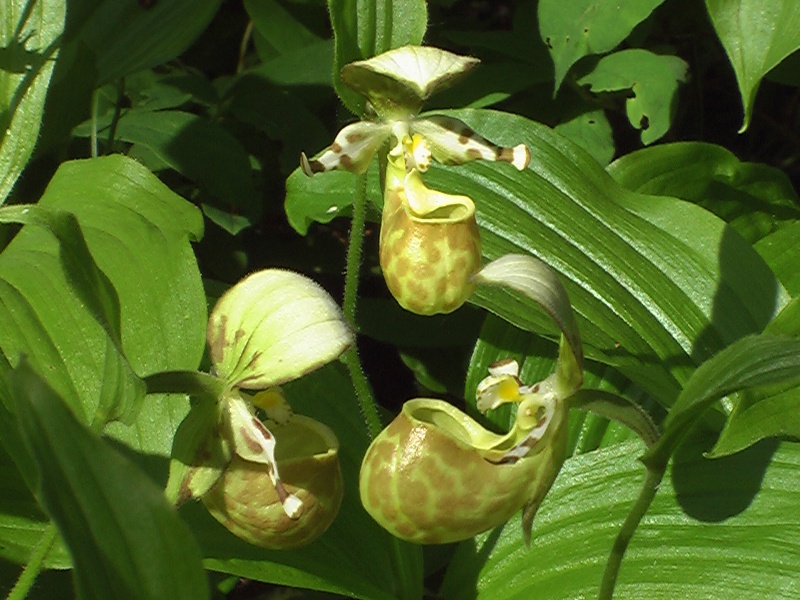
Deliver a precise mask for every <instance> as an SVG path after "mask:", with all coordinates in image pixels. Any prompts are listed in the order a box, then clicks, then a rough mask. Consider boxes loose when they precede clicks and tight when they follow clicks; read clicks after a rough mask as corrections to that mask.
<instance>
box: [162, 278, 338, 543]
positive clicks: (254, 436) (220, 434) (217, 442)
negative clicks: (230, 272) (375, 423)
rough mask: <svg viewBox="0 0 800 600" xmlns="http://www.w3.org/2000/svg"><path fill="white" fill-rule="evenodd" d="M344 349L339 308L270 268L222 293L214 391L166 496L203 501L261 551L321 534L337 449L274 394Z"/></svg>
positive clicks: (188, 426)
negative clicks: (260, 414) (216, 389)
mask: <svg viewBox="0 0 800 600" xmlns="http://www.w3.org/2000/svg"><path fill="white" fill-rule="evenodd" d="M352 343H353V334H352V332H351V330H350V329H349V327H348V326H347V325H346V323H345V320H344V317H343V315H342V314H341V311H340V310H339V307H338V306H337V305H336V303H335V302H334V301H333V299H331V298H330V296H328V294H327V293H326V292H325V291H324V290H323V289H322V288H321V287H319V286H318V285H317V284H316V283H314V282H312V281H311V280H309V279H307V278H305V277H303V276H302V275H299V274H297V273H293V272H291V271H283V270H278V269H268V270H265V271H260V272H258V273H255V274H253V275H251V276H249V277H247V278H246V279H244V280H243V281H241V282H239V283H238V284H236V285H235V286H234V287H232V288H231V289H230V290H228V292H227V293H226V294H224V295H223V296H222V298H220V300H219V301H218V302H217V305H216V306H215V307H214V310H213V311H212V312H211V315H210V317H209V321H208V346H209V350H210V356H211V362H212V365H213V370H212V375H213V376H214V377H215V378H216V381H218V382H219V386H218V387H219V390H221V391H220V393H219V396H218V397H217V398H216V399H215V400H216V402H214V403H211V402H198V403H196V404H195V405H194V406H193V408H192V410H191V411H190V413H189V415H188V416H187V418H186V420H185V421H184V422H183V423H182V424H181V427H180V428H179V430H178V433H177V434H176V438H175V439H176V442H175V444H176V448H174V449H173V463H172V469H171V472H170V482H169V483H168V487H167V494H168V496H170V497H172V498H173V499H174V500H175V501H176V502H178V503H180V502H182V501H185V500H187V499H189V498H201V499H202V500H203V503H204V504H205V505H206V507H207V508H208V510H209V512H210V513H211V514H212V515H213V516H214V517H215V518H216V519H217V520H218V521H220V522H221V523H222V524H223V525H225V526H226V527H227V528H228V529H230V530H231V531H232V532H233V533H235V534H236V535H238V536H239V537H242V538H243V539H245V540H247V541H249V542H251V543H254V544H258V545H261V546H264V547H268V548H294V547H297V546H299V545H303V544H305V543H308V542H310V541H311V540H313V539H314V538H316V537H317V536H319V535H320V534H321V533H322V532H324V531H325V529H327V527H328V525H330V523H331V522H332V521H333V518H334V516H335V515H336V512H337V510H338V507H339V504H340V502H341V498H342V476H341V471H340V470H339V462H338V442H337V440H336V436H335V435H334V434H333V432H332V431H331V430H330V429H328V428H327V427H326V426H324V425H322V424H321V423H318V422H317V421H314V420H313V419H310V418H308V417H303V416H299V415H294V414H293V412H292V410H291V408H290V407H289V404H288V403H287V402H286V400H285V398H284V396H283V394H282V391H281V389H280V388H279V387H277V386H278V385H279V384H282V383H286V382H288V381H291V380H293V379H296V378H298V377H300V376H301V375H303V374H305V373H308V372H310V371H312V370H314V369H316V368H318V367H320V366H322V365H323V364H325V363H327V362H330V361H331V360H333V359H334V358H336V357H337V356H339V355H340V354H341V353H342V352H344V350H346V349H347V348H348V347H349V346H350V345H351V344H352ZM245 389H256V390H258V389H260V390H262V391H260V392H258V393H256V394H255V395H254V396H250V395H249V394H247V393H246V392H244V391H243V390H245ZM257 408H258V409H260V410H262V411H263V412H264V414H265V415H266V417H267V420H266V421H265V422H264V421H262V420H261V419H260V418H259V417H258V416H257V415H256V409H257Z"/></svg>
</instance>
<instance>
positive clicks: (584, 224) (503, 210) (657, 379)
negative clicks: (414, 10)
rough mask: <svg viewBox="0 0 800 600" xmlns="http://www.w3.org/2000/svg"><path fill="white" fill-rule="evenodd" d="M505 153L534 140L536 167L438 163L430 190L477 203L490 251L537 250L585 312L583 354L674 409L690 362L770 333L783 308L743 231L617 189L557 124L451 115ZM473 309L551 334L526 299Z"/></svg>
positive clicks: (487, 296)
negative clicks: (554, 126) (505, 148)
mask: <svg viewBox="0 0 800 600" xmlns="http://www.w3.org/2000/svg"><path fill="white" fill-rule="evenodd" d="M450 114H451V115H452V116H456V117H458V118H460V119H462V120H463V121H465V122H466V123H467V124H468V125H469V126H470V127H471V128H472V129H474V130H475V131H477V132H478V133H482V132H491V134H492V137H493V139H494V140H495V141H496V142H498V143H500V144H503V145H513V144H517V143H520V142H524V143H527V144H528V146H529V147H530V148H531V154H532V159H531V163H530V166H529V167H528V169H526V170H524V171H521V172H519V171H516V170H514V169H513V167H508V166H507V165H498V164H495V163H486V162H481V161H475V162H473V163H470V164H468V165H463V166H459V167H453V168H441V167H435V166H434V167H432V168H431V169H430V171H429V172H428V173H427V174H426V177H427V182H428V184H429V186H430V187H432V188H435V189H439V190H443V191H446V192H448V193H459V194H467V195H469V196H471V197H472V198H473V199H474V200H475V204H476V207H477V217H478V223H479V226H480V228H481V236H482V241H483V252H484V255H485V257H486V258H487V259H494V258H497V257H499V256H502V255H503V254H507V253H509V252H514V253H523V254H524V253H530V254H533V255H535V256H537V257H539V258H540V259H542V260H543V261H544V262H546V263H547V264H549V265H550V266H551V267H553V268H554V269H555V270H556V271H557V272H558V273H559V276H560V278H561V281H562V282H563V283H564V285H565V287H566V288H567V292H568V294H569V297H570V300H571V302H572V305H573V308H574V309H575V311H576V313H577V315H578V329H579V330H580V333H581V338H582V339H583V343H584V348H585V350H586V354H587V356H588V357H590V358H594V359H596V360H600V361H602V362H605V363H607V364H611V365H614V366H616V367H617V368H619V369H620V371H621V372H622V373H623V374H624V375H625V376H626V377H628V378H630V379H631V380H632V381H633V382H634V383H636V384H637V385H639V386H640V387H641V388H642V389H643V390H644V391H646V392H647V393H649V394H652V395H653V396H655V397H656V398H658V399H659V401H660V402H662V403H664V404H665V405H667V406H669V405H670V404H671V403H672V401H673V400H674V399H675V398H676V397H677V395H678V393H679V391H680V389H681V387H682V386H683V384H684V383H685V382H686V381H687V380H688V378H689V376H690V375H691V373H692V372H693V371H694V369H695V367H696V366H697V365H699V364H700V363H702V362H703V361H704V360H705V359H707V358H709V357H710V356H711V355H713V354H714V353H716V352H718V351H719V350H721V349H722V348H724V347H725V346H727V345H728V344H730V343H732V342H734V341H735V340H737V339H739V338H741V337H743V336H744V335H747V334H748V333H754V332H758V331H761V330H762V329H763V328H764V326H766V324H767V323H768V322H769V320H770V319H771V318H772V316H774V315H775V314H776V313H777V312H778V311H779V310H780V308H781V307H782V306H783V305H784V304H785V303H786V302H787V301H788V297H787V295H786V293H785V291H784V290H783V288H781V286H780V284H779V283H778V282H777V280H776V279H775V276H774V275H773V274H772V272H771V271H770V270H769V268H768V267H767V266H766V265H765V264H764V262H763V261H762V260H761V258H760V257H759V256H758V255H757V254H756V253H755V252H754V251H753V249H752V247H751V246H750V245H749V244H747V243H746V242H745V241H744V240H743V239H742V238H741V237H739V236H738V235H737V234H736V233H735V232H733V231H732V230H731V229H730V228H729V227H727V226H726V225H725V223H724V222H722V221H721V220H719V219H718V218H716V217H715V216H713V215H711V214H710V213H708V212H707V211H705V210H703V209H702V208H699V207H697V206H694V205H691V204H688V203H686V202H681V201H678V200H675V199H673V198H669V197H662V196H644V195H641V194H636V193H633V192H629V191H627V190H625V189H623V188H622V187H620V186H619V185H618V184H616V183H615V182H614V181H613V180H612V179H611V177H610V176H609V175H608V174H607V173H606V172H605V171H604V170H603V169H602V167H601V166H600V165H599V164H598V163H597V162H596V161H595V160H594V159H592V158H591V157H590V156H588V155H587V154H586V153H584V152H583V151H581V150H580V149H579V148H577V147H575V146H574V145H573V144H571V143H570V142H568V141H567V140H566V139H564V138H562V137H561V136H559V135H557V134H555V133H553V132H552V130H550V129H548V128H546V127H544V126H542V125H539V124H536V123H533V122H531V121H528V120H526V119H523V118H521V117H517V116H512V115H508V114H503V113H495V112H491V111H468V110H465V111H453V112H451V113H450ZM473 299H474V301H475V302H476V303H477V304H479V305H481V306H484V307H485V308H488V309H489V310H490V311H491V312H494V313H496V314H498V315H500V316H502V317H503V318H505V319H507V320H509V321H511V322H512V323H514V324H515V325H517V326H519V327H522V328H523V329H528V330H531V331H536V332H539V333H543V334H545V335H548V336H549V337H555V336H556V335H557V333H556V331H555V329H554V327H553V326H552V324H551V323H549V322H548V321H549V317H546V316H544V315H542V314H541V313H540V312H539V311H538V310H537V309H535V308H534V307H533V306H531V303H530V302H526V301H524V300H523V299H522V298H521V297H520V296H519V295H516V294H513V293H511V292H505V291H503V290H500V289H489V288H481V289H479V290H478V292H477V294H476V295H475V296H473Z"/></svg>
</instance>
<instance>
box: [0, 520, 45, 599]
mask: <svg viewBox="0 0 800 600" xmlns="http://www.w3.org/2000/svg"><path fill="white" fill-rule="evenodd" d="M56 533H57V530H56V526H55V524H53V522H52V521H51V522H50V523H48V525H47V527H45V529H44V532H42V537H41V538H40V539H39V543H38V544H37V545H36V547H34V549H33V554H31V557H30V560H28V564H27V565H25V568H24V569H22V573H20V576H19V578H18V579H17V583H15V584H14V588H13V589H12V590H11V592H9V594H8V596H7V597H6V600H22V598H25V597H26V596H27V595H28V592H29V591H30V589H31V587H32V586H33V582H34V581H36V576H37V575H39V572H40V571H41V570H42V565H44V560H45V558H47V554H48V552H50V548H52V547H53V542H55V540H56Z"/></svg>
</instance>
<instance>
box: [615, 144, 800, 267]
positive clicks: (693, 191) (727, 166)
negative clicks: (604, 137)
mask: <svg viewBox="0 0 800 600" xmlns="http://www.w3.org/2000/svg"><path fill="white" fill-rule="evenodd" d="M607 170H608V172H609V173H610V174H611V176H612V177H613V178H614V179H616V180H617V182H618V183H620V184H622V185H623V186H624V187H626V188H627V189H629V190H632V191H634V192H639V193H642V194H655V195H662V196H676V197H677V198H682V199H684V200H689V201H691V202H696V203H697V204H699V205H700V206H702V207H704V208H706V209H708V210H710V211H711V212H713V213H714V214H716V215H717V216H719V217H720V218H722V219H724V220H725V221H727V222H728V223H729V224H731V225H732V226H733V227H734V228H735V229H736V231H738V232H739V233H740V234H741V235H742V236H743V237H744V238H745V239H746V240H748V241H749V242H751V243H752V242H756V241H758V240H760V239H761V238H763V237H764V236H766V235H768V234H770V233H772V232H773V231H775V230H777V229H779V228H780V227H782V226H784V225H788V224H790V223H792V222H794V221H797V220H798V219H800V200H799V199H798V197H797V193H796V192H795V191H794V188H793V187H792V183H791V181H790V180H789V178H788V177H787V176H786V174H785V173H784V172H783V171H781V170H779V169H776V168H775V167H771V166H769V165H765V164H761V163H752V162H741V161H740V160H739V159H738V158H736V156H734V155H733V153H731V152H730V151H729V150H727V149H725V148H723V147H722V146H717V145H715V144H707V143H703V142H678V143H674V144H662V145H658V146H654V147H652V148H644V149H643V150H637V151H636V152H631V153H630V154H626V155H625V156H623V157H621V158H618V159H617V160H615V161H614V162H613V163H611V164H610V165H609V166H608V169H607ZM789 239H791V236H789ZM789 239H787V242H788V241H789ZM759 254H761V255H762V256H765V255H764V253H762V252H759ZM767 262H768V263H769V264H770V266H772V262H771V261H769V260H768V261H767ZM773 270H774V268H773ZM776 273H778V271H776ZM787 274H788V273H787ZM778 275H779V277H780V273H778Z"/></svg>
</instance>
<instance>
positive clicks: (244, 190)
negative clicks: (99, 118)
mask: <svg viewBox="0 0 800 600" xmlns="http://www.w3.org/2000/svg"><path fill="white" fill-rule="evenodd" d="M103 131H105V128H104V127H100V128H99V131H98V133H102V132H103ZM75 134H76V135H79V136H83V137H88V136H89V135H91V124H85V125H83V126H81V127H78V128H77V129H76V130H75ZM116 137H117V139H120V140H122V141H125V142H130V143H133V144H140V145H142V146H145V147H146V148H148V149H149V150H151V151H152V152H153V153H155V155H156V156H157V157H158V158H159V159H161V160H163V161H164V163H166V164H167V165H169V166H170V167H171V168H173V169H175V170H176V171H178V173H181V174H182V175H184V176H186V177H188V178H189V179H192V180H194V181H196V182H197V183H198V184H199V185H200V186H201V187H202V188H203V189H205V190H206V191H208V193H209V194H211V195H212V196H214V197H216V198H217V199H219V201H220V203H219V206H218V207H217V208H220V209H222V210H221V211H219V212H213V213H210V214H209V217H210V218H212V220H214V221H215V222H217V224H219V225H221V226H222V227H224V228H225V229H226V230H227V231H228V232H229V233H231V234H236V233H238V232H239V231H241V230H242V229H243V228H244V227H247V226H248V225H249V224H251V223H252V222H253V221H254V220H256V219H257V218H258V217H259V215H260V212H261V205H260V203H258V202H256V197H255V189H254V188H253V182H252V174H251V169H250V161H249V158H248V155H247V152H245V150H244V148H242V146H241V144H240V143H239V142H238V140H237V139H236V138H234V137H233V136H232V135H231V134H229V133H228V132H227V131H225V130H224V129H223V128H222V127H220V126H218V125H216V124H214V123H212V122H211V121H209V120H207V119H204V118H203V117H198V116H197V115H193V114H189V113H185V112H181V111H173V110H164V111H157V112H150V111H138V110H132V111H130V112H128V113H126V114H125V115H123V117H122V118H120V120H119V122H118V123H117V130H116ZM226 213H229V214H233V215H237V216H243V217H245V219H235V218H234V219H231V218H230V217H228V218H226V217H225V214H226Z"/></svg>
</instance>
